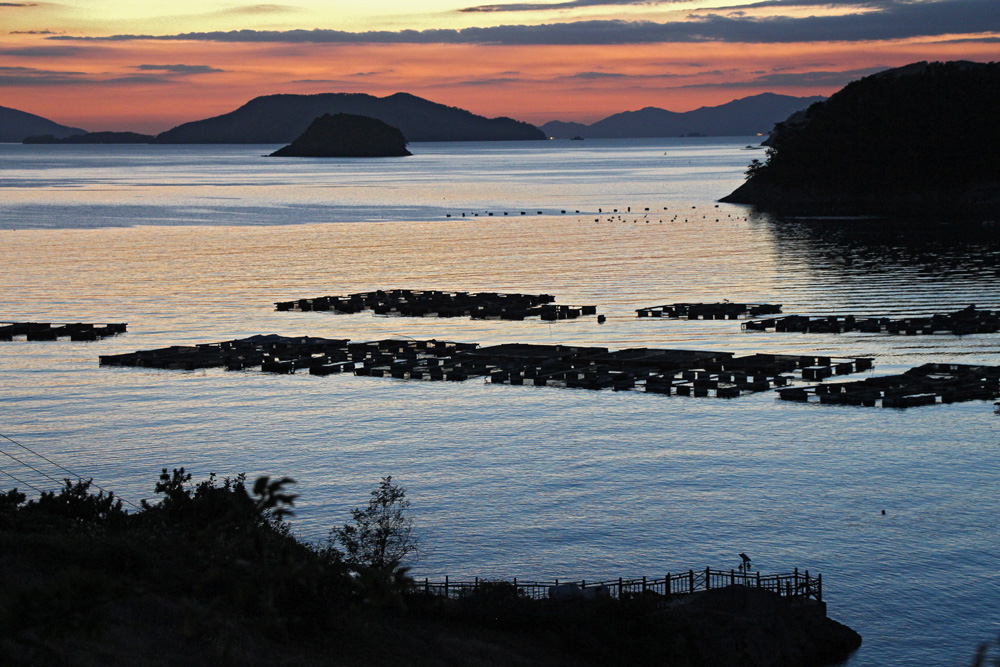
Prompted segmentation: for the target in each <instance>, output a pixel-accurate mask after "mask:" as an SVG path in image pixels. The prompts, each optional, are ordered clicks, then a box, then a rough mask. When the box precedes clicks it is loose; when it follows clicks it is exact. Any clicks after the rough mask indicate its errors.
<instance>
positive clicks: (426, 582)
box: [424, 577, 431, 593]
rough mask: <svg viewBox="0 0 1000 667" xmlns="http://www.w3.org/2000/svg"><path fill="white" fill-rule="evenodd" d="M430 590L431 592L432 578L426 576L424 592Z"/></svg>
mask: <svg viewBox="0 0 1000 667" xmlns="http://www.w3.org/2000/svg"><path fill="white" fill-rule="evenodd" d="M430 592H431V580H430V579H428V578H427V577H424V593H430Z"/></svg>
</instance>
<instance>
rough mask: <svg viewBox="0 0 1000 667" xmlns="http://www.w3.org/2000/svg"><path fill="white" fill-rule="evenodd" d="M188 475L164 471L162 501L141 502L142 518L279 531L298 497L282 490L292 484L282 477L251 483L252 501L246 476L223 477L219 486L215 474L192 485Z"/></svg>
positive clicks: (160, 490)
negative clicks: (244, 526) (270, 528)
mask: <svg viewBox="0 0 1000 667" xmlns="http://www.w3.org/2000/svg"><path fill="white" fill-rule="evenodd" d="M190 482H191V474H190V473H187V472H185V471H184V468H175V469H174V470H173V471H172V472H171V473H168V472H167V469H166V468H164V469H163V471H162V472H161V474H160V481H159V482H157V484H156V489H155V490H156V493H158V494H162V495H163V499H162V500H161V501H160V502H159V503H157V504H151V503H149V502H148V501H146V500H143V501H142V508H143V510H144V514H146V515H147V516H150V517H153V516H155V517H159V518H161V519H163V520H166V521H169V522H174V523H177V522H185V523H188V524H190V525H193V524H200V525H206V524H215V523H220V522H222V523H229V524H255V525H265V524H268V525H270V526H272V527H274V528H279V529H280V528H281V525H282V523H283V520H284V518H285V517H289V516H292V515H293V512H292V510H291V507H293V506H294V505H295V498H297V497H298V496H297V495H296V494H293V493H287V492H285V490H284V487H286V486H287V485H289V484H294V483H295V480H293V479H291V478H289V477H282V478H281V479H278V480H273V481H272V480H271V478H270V477H260V478H258V479H257V481H256V482H254V485H253V495H254V496H255V498H254V497H251V496H250V494H249V493H247V489H246V474H244V473H240V474H239V475H237V476H236V477H233V478H230V477H226V478H224V479H223V480H222V483H221V484H219V483H218V481H217V479H216V475H215V473H211V474H210V475H209V476H208V479H206V480H203V481H201V482H199V483H197V484H194V485H191V484H190Z"/></svg>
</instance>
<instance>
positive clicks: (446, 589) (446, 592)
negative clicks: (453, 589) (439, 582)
mask: <svg viewBox="0 0 1000 667" xmlns="http://www.w3.org/2000/svg"><path fill="white" fill-rule="evenodd" d="M444 596H445V597H448V575H447V574H446V575H444Z"/></svg>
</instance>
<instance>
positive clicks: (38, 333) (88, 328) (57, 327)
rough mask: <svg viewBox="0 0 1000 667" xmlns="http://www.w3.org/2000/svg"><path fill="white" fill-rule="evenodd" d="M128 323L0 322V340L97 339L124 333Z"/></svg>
mask: <svg viewBox="0 0 1000 667" xmlns="http://www.w3.org/2000/svg"><path fill="white" fill-rule="evenodd" d="M127 328H128V324H126V323H124V322H118V323H114V324H84V323H80V322H74V323H71V324H51V323H48V322H0V341H12V340H14V339H15V338H22V337H23V338H24V339H25V340H29V341H49V340H59V339H60V338H63V339H66V338H68V339H69V340H73V341H88V340H99V339H101V338H109V337H110V336H117V335H118V334H122V333H125V330H126V329H127Z"/></svg>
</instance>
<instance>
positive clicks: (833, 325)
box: [742, 306, 1000, 336]
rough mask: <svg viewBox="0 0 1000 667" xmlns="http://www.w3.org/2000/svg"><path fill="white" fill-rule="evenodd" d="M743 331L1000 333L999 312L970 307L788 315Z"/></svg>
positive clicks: (746, 325) (758, 322) (750, 325)
mask: <svg viewBox="0 0 1000 667" xmlns="http://www.w3.org/2000/svg"><path fill="white" fill-rule="evenodd" d="M742 326H743V330H744V331H774V332H778V333H784V332H798V333H848V332H855V331H857V332H863V333H878V334H894V335H897V336H900V335H901V336H926V335H930V334H954V335H956V336H964V335H967V334H976V333H980V334H982V333H996V332H997V331H1000V311H995V310H980V309H978V308H976V307H975V306H969V307H968V308H963V309H962V310H957V311H955V312H953V313H944V314H938V315H932V316H930V317H905V318H895V319H893V318H889V317H858V316H856V315H843V316H832V315H831V316H828V317H806V316H804V315H789V316H787V317H778V318H773V319H766V320H754V321H751V322H744V323H743V325H742Z"/></svg>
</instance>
